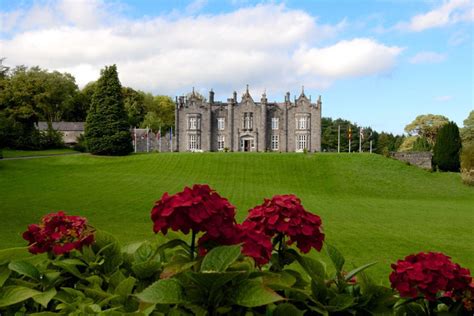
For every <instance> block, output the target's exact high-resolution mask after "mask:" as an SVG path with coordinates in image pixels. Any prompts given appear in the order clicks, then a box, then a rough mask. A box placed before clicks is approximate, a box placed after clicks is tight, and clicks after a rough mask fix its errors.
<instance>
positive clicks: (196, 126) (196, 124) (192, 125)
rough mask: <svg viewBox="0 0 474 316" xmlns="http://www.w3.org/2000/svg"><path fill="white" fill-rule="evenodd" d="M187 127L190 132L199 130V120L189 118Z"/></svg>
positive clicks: (197, 118)
mask: <svg viewBox="0 0 474 316" xmlns="http://www.w3.org/2000/svg"><path fill="white" fill-rule="evenodd" d="M188 127H189V129H191V130H198V129H201V119H200V118H199V117H190V118H189V119H188Z"/></svg>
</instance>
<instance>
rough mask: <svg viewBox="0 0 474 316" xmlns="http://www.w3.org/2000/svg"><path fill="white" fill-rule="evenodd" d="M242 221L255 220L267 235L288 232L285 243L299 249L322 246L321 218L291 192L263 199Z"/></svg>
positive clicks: (258, 228) (304, 249)
mask: <svg viewBox="0 0 474 316" xmlns="http://www.w3.org/2000/svg"><path fill="white" fill-rule="evenodd" d="M245 222H252V223H255V229H256V230H258V231H262V232H264V233H265V234H266V235H268V236H270V237H273V236H275V235H276V234H283V235H286V236H288V237H289V242H288V244H292V243H296V247H298V248H299V249H300V250H301V252H303V253H307V252H309V251H310V249H311V248H314V249H316V250H317V251H320V250H321V248H322V246H323V241H324V233H323V231H322V227H321V218H320V217H319V216H317V215H314V214H312V213H309V212H308V211H306V210H305V209H304V207H303V205H301V201H300V199H299V198H297V197H296V196H295V195H293V194H288V195H275V196H274V197H273V198H272V199H265V201H264V203H263V204H262V205H259V206H256V207H254V208H253V209H251V210H250V212H249V215H248V217H247V219H246V220H245Z"/></svg>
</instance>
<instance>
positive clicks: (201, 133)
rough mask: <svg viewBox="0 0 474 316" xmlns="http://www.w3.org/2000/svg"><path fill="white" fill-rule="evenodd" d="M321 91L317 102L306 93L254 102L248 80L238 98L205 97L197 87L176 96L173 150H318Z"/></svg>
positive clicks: (212, 93)
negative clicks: (272, 100)
mask: <svg viewBox="0 0 474 316" xmlns="http://www.w3.org/2000/svg"><path fill="white" fill-rule="evenodd" d="M321 105H322V102H321V96H319V98H318V100H317V102H316V103H311V98H308V97H307V96H306V95H305V94H304V90H302V91H301V94H300V96H299V97H298V98H295V100H294V102H291V100H290V93H289V92H287V93H286V95H285V101H284V102H273V103H272V102H268V101H267V98H266V95H265V93H263V95H262V97H261V99H260V102H255V101H254V99H253V98H252V96H251V95H250V93H249V90H248V86H247V89H246V91H245V93H244V94H243V95H242V98H241V100H240V102H238V100H237V93H236V92H234V93H233V97H232V98H229V99H227V102H226V103H224V102H216V101H214V92H213V91H212V90H211V91H210V92H209V99H208V100H205V99H204V98H203V97H202V96H200V95H199V94H198V93H195V92H194V89H193V92H192V93H190V94H188V96H180V97H176V108H175V135H174V137H173V138H174V141H175V144H173V147H174V148H173V149H174V150H175V151H181V152H183V151H224V150H228V151H243V152H263V151H276V152H302V151H305V150H307V151H309V152H318V151H321Z"/></svg>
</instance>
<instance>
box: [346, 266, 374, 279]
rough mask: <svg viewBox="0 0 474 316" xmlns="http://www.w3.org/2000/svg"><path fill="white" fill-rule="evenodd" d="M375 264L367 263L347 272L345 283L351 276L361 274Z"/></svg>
mask: <svg viewBox="0 0 474 316" xmlns="http://www.w3.org/2000/svg"><path fill="white" fill-rule="evenodd" d="M376 263H377V262H371V263H367V264H364V265H363V266H360V267H358V268H356V269H354V270H352V271H351V272H349V273H348V274H347V275H346V276H345V277H344V279H345V280H346V281H349V280H350V279H351V278H352V277H353V276H355V275H356V274H357V273H359V272H361V271H364V270H365V269H367V268H369V267H371V266H373V265H374V264H376Z"/></svg>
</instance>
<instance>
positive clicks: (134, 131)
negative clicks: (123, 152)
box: [133, 127, 137, 152]
mask: <svg viewBox="0 0 474 316" xmlns="http://www.w3.org/2000/svg"><path fill="white" fill-rule="evenodd" d="M133 135H134V137H133V149H134V151H135V152H137V128H136V127H134V128H133Z"/></svg>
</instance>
